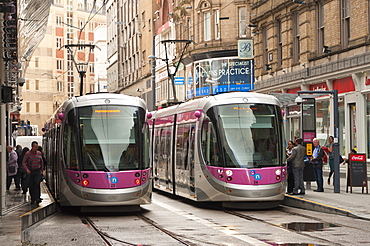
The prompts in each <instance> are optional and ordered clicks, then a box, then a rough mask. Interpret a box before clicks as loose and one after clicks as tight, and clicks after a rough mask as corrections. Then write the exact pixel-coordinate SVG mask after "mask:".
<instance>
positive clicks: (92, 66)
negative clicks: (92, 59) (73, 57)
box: [89, 63, 95, 73]
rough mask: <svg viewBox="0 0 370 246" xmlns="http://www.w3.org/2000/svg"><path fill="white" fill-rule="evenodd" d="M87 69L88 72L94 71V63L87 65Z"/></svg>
mask: <svg viewBox="0 0 370 246" xmlns="http://www.w3.org/2000/svg"><path fill="white" fill-rule="evenodd" d="M89 71H90V73H94V71H95V69H94V63H91V64H90V65H89Z"/></svg>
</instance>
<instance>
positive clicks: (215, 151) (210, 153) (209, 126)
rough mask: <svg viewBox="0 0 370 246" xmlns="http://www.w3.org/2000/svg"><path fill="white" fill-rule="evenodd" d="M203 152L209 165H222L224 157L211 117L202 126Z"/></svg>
mask: <svg viewBox="0 0 370 246" xmlns="http://www.w3.org/2000/svg"><path fill="white" fill-rule="evenodd" d="M201 141H202V152H203V158H204V161H205V163H206V164H207V165H210V166H222V159H221V153H220V151H219V150H220V148H219V146H218V145H219V144H218V138H217V134H216V130H215V126H214V123H213V122H211V121H210V120H209V119H206V120H205V121H204V122H203V126H202V140H201Z"/></svg>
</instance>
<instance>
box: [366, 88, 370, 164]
mask: <svg viewBox="0 0 370 246" xmlns="http://www.w3.org/2000/svg"><path fill="white" fill-rule="evenodd" d="M366 126H367V127H366V129H367V130H368V132H367V139H366V145H367V153H366V155H367V157H368V158H369V156H370V132H369V129H370V94H366Z"/></svg>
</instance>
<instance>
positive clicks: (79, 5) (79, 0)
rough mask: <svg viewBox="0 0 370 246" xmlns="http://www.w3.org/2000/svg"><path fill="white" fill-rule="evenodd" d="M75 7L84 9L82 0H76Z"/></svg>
mask: <svg viewBox="0 0 370 246" xmlns="http://www.w3.org/2000/svg"><path fill="white" fill-rule="evenodd" d="M77 8H78V9H84V0H78V5H77Z"/></svg>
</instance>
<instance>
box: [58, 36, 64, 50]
mask: <svg viewBox="0 0 370 246" xmlns="http://www.w3.org/2000/svg"><path fill="white" fill-rule="evenodd" d="M62 46H63V38H57V48H58V49H60V48H62Z"/></svg>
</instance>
